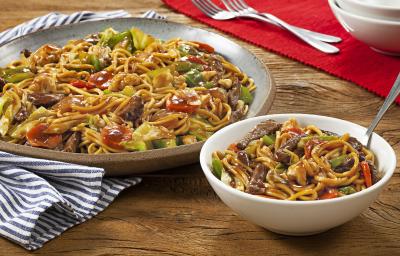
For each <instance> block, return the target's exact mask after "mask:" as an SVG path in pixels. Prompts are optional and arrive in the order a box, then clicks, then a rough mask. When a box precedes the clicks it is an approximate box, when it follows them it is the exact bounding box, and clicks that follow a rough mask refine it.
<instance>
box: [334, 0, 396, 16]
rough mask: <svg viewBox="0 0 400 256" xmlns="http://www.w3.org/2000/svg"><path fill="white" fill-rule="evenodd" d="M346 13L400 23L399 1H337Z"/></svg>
mask: <svg viewBox="0 0 400 256" xmlns="http://www.w3.org/2000/svg"><path fill="white" fill-rule="evenodd" d="M336 2H337V4H338V6H339V7H340V8H342V9H343V10H345V11H348V12H350V13H353V14H357V15H360V16H363V17H370V18H376V19H380V20H393V21H400V1H399V0H368V1H367V0H336Z"/></svg>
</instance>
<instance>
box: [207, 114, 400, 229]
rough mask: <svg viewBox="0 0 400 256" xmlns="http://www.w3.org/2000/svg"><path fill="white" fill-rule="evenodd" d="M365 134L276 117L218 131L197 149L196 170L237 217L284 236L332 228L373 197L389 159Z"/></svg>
mask: <svg viewBox="0 0 400 256" xmlns="http://www.w3.org/2000/svg"><path fill="white" fill-rule="evenodd" d="M365 131H366V128H364V127H362V126H359V125H357V124H354V123H351V122H348V121H345V120H341V119H336V118H331V117H325V116H317V115H307V114H276V115H267V116H260V117H254V118H250V119H247V120H243V121H240V122H238V123H235V124H232V125H230V126H228V127H225V128H223V129H221V130H220V131H218V132H217V133H215V134H214V135H213V136H211V137H210V138H209V140H208V141H207V142H206V143H205V144H204V147H203V148H202V150H201V153H200V164H201V167H202V169H203V172H204V174H205V176H206V178H207V180H208V182H209V183H210V185H211V186H212V188H213V189H214V191H215V192H216V193H217V195H218V196H219V197H220V198H221V200H222V201H223V202H224V203H225V204H226V205H228V206H229V207H230V208H232V209H233V210H234V211H236V212H237V213H238V214H239V215H241V216H242V217H243V218H245V219H247V220H249V221H251V222H253V223H255V224H257V225H260V226H262V227H264V228H266V229H268V230H270V231H273V232H276V233H280V234H286V235H296V236H302V235H311V234H316V233H320V232H324V231H326V230H328V229H331V228H334V227H336V226H339V225H341V224H343V223H345V222H347V221H349V220H351V219H353V218H355V217H356V216H358V215H359V214H360V213H361V212H362V211H363V210H365V209H367V208H368V206H369V205H370V204H371V203H372V202H373V201H374V200H375V199H376V197H377V196H378V194H379V193H380V191H381V190H382V189H383V187H384V186H385V184H387V183H388V181H389V179H390V178H391V176H392V175H393V172H394V170H395V168H396V156H395V153H394V151H393V149H392V147H391V146H390V145H389V143H388V142H387V141H385V140H384V139H383V138H382V137H380V136H379V135H377V134H375V133H374V134H373V136H372V140H371V145H370V147H369V148H366V147H364V146H363V145H362V144H361V143H360V142H359V141H358V139H357V138H361V137H362V135H363V134H364V133H365Z"/></svg>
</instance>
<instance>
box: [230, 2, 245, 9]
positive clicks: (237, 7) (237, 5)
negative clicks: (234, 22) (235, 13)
mask: <svg viewBox="0 0 400 256" xmlns="http://www.w3.org/2000/svg"><path fill="white" fill-rule="evenodd" d="M231 1H232V2H233V4H234V5H235V6H236V10H240V11H243V10H244V9H246V8H247V7H243V6H242V5H241V3H240V0H231Z"/></svg>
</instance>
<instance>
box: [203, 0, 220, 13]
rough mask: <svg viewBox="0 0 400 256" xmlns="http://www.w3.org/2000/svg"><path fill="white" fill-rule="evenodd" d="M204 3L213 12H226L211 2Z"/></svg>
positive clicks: (208, 0) (204, 0) (207, 0)
mask: <svg viewBox="0 0 400 256" xmlns="http://www.w3.org/2000/svg"><path fill="white" fill-rule="evenodd" d="M203 2H204V3H205V4H208V6H209V7H210V8H213V10H215V11H216V12H221V11H224V10H222V9H221V8H219V6H218V5H216V4H214V3H213V2H212V1H211V0H203Z"/></svg>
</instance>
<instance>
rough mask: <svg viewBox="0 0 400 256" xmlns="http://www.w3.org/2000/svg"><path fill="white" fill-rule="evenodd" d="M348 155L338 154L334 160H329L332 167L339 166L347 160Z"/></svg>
mask: <svg viewBox="0 0 400 256" xmlns="http://www.w3.org/2000/svg"><path fill="white" fill-rule="evenodd" d="M346 158H347V155H341V156H338V157H336V158H334V159H332V160H330V161H329V163H330V164H331V166H332V168H336V167H338V166H340V165H341V164H343V163H344V161H345V160H346Z"/></svg>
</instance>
